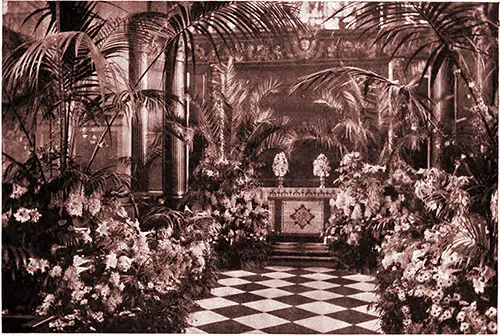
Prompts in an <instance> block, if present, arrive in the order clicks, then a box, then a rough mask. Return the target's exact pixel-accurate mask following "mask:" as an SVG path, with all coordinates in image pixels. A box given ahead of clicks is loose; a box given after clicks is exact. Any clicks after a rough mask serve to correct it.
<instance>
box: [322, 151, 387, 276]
mask: <svg viewBox="0 0 500 336" xmlns="http://www.w3.org/2000/svg"><path fill="white" fill-rule="evenodd" d="M337 172H338V173H339V177H338V178H337V180H335V181H334V187H335V189H336V190H335V193H336V197H335V198H332V199H330V210H331V215H330V217H329V219H328V224H327V229H326V230H325V232H324V234H323V235H324V241H325V243H329V244H330V248H331V249H332V251H333V252H334V253H340V254H341V255H342V258H341V261H342V262H343V263H344V264H345V265H346V266H347V267H351V268H357V269H362V268H364V267H367V266H370V267H372V268H373V267H375V266H376V256H377V250H376V249H377V246H378V245H379V242H378V240H377V239H376V237H375V236H374V234H373V231H372V230H371V226H372V224H373V222H374V221H376V220H379V219H380V218H381V212H382V210H386V209H387V208H389V209H390V208H391V207H394V206H395V204H394V203H393V202H392V201H391V200H390V197H387V198H386V200H384V195H383V193H384V188H383V183H382V181H383V179H382V177H383V173H384V172H385V167H382V166H372V165H369V164H365V163H363V162H362V161H361V155H360V154H359V153H358V152H353V153H349V154H347V155H345V156H344V158H343V159H342V161H341V163H340V167H339V168H338V169H337Z"/></svg>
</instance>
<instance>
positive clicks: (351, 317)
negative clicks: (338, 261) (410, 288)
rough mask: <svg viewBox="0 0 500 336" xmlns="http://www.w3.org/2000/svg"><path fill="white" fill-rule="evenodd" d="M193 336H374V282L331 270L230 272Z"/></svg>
mask: <svg viewBox="0 0 500 336" xmlns="http://www.w3.org/2000/svg"><path fill="white" fill-rule="evenodd" d="M218 282H219V287H216V288H214V289H212V291H211V295H210V297H208V298H205V299H202V300H199V301H197V302H198V304H199V305H200V307H199V308H198V310H197V311H195V312H193V314H192V316H191V326H192V327H190V328H188V330H187V333H193V334H198V333H210V334H223V333H225V334H227V333H231V334H239V333H259V334H262V333H269V334H318V333H328V334H374V333H378V330H379V321H378V318H377V314H376V313H375V312H374V310H373V309H370V308H369V307H368V304H370V303H372V302H373V301H374V300H375V293H374V292H373V291H374V290H375V287H376V284H375V281H374V278H373V277H371V276H367V275H362V274H353V273H347V272H344V271H336V270H334V269H331V268H325V267H307V268H293V267H287V266H269V267H265V268H263V269H260V270H253V271H227V272H222V273H221V274H220V276H219V281H218Z"/></svg>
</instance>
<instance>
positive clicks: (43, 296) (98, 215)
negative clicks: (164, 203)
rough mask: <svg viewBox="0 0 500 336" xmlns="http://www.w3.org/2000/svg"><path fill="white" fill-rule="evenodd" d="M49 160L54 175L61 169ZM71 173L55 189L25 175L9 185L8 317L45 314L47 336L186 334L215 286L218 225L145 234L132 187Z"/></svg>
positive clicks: (201, 223)
mask: <svg viewBox="0 0 500 336" xmlns="http://www.w3.org/2000/svg"><path fill="white" fill-rule="evenodd" d="M40 153H41V155H40V158H41V159H42V161H41V163H42V164H43V165H42V168H44V170H45V169H47V168H45V167H50V166H51V162H52V161H51V160H57V156H52V157H50V156H44V155H45V154H44V152H40ZM37 159H39V158H37ZM45 159H46V160H47V161H43V160H45ZM34 161H35V158H31V159H30V160H28V161H27V162H26V163H25V165H26V166H28V167H29V166H30V165H32V164H34V163H35V162H34ZM69 164H70V167H71V170H70V171H68V172H67V173H66V174H65V175H64V176H63V175H61V174H57V173H56V172H54V173H53V177H52V178H51V179H50V180H46V177H45V178H44V176H43V175H42V174H32V173H30V172H29V170H23V169H19V170H16V169H11V170H10V171H8V174H6V175H5V176H4V177H5V179H4V183H3V186H2V188H3V191H4V194H3V198H2V203H3V207H2V211H3V213H2V233H3V234H2V253H3V263H2V271H3V272H2V278H3V279H2V280H3V284H4V285H5V286H8V288H9V292H8V293H6V294H5V295H4V296H3V303H2V308H3V309H4V312H9V313H18V314H19V313H24V314H26V313H30V314H33V313H36V315H38V316H40V318H42V319H44V320H46V321H47V322H46V323H44V324H42V325H41V326H40V327H39V328H41V329H39V331H64V332H68V331H71V332H107V331H113V332H119V331H121V332H181V331H182V330H183V329H184V328H185V327H187V318H188V314H189V307H190V306H191V305H192V304H193V300H194V299H195V298H197V297H198V296H199V295H200V294H202V293H203V292H206V291H207V290H208V288H209V286H210V285H211V283H212V282H211V281H210V279H211V277H213V274H212V273H213V270H212V263H213V261H212V260H213V252H212V251H213V241H214V240H215V238H216V237H215V236H216V234H217V230H216V227H217V223H216V222H215V221H214V220H213V218H211V217H210V216H208V215H206V214H198V215H196V216H185V215H183V214H174V213H172V216H173V217H175V218H177V219H178V221H181V222H182V223H181V224H178V225H175V226H174V225H163V226H160V227H156V228H154V229H151V230H149V231H144V230H143V229H142V228H141V225H140V223H139V221H138V220H137V219H134V220H132V219H131V218H130V217H129V214H128V213H127V211H126V210H125V208H124V207H123V206H122V205H121V200H120V197H119V195H120V188H126V186H127V182H126V180H123V181H122V180H120V179H119V178H118V176H117V175H116V174H115V173H109V174H108V173H106V172H105V171H100V172H99V173H98V174H95V175H94V174H92V173H89V172H82V171H80V170H78V165H77V164H76V163H75V162H73V161H69ZM38 171H40V170H38ZM47 176H48V174H47ZM111 180H112V181H116V182H121V183H119V188H118V189H117V188H115V187H113V184H111V183H110V181H111ZM110 185H111V187H110ZM170 222H172V221H170ZM172 223H173V222H172ZM159 302H161V304H160V305H159V304H158V303H159Z"/></svg>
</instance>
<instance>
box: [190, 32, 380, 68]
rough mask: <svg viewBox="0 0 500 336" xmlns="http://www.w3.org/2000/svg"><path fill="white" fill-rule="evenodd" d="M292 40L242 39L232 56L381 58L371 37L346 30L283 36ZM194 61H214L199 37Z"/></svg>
mask: <svg viewBox="0 0 500 336" xmlns="http://www.w3.org/2000/svg"><path fill="white" fill-rule="evenodd" d="M285 40H286V41H291V43H286V44H283V43H282V41H280V40H277V39H266V40H263V41H262V42H260V43H256V41H243V42H241V43H240V44H239V45H238V46H237V49H238V50H237V52H236V53H235V54H234V55H233V56H234V58H235V61H236V62H277V61H278V62H279V61H287V60H290V61H292V60H293V61H308V60H328V59H356V58H374V57H384V56H386V55H383V54H382V53H381V52H380V50H379V48H378V47H377V45H375V44H374V41H373V40H371V39H365V38H363V39H361V38H358V37H357V36H354V35H352V34H349V32H347V31H342V32H335V33H334V32H328V33H326V32H325V31H323V32H322V33H321V32H320V33H317V34H315V35H307V36H299V37H298V39H297V38H290V39H285ZM217 50H218V52H219V55H220V56H221V58H222V60H223V61H226V60H227V59H228V58H229V56H230V52H229V49H228V48H226V47H223V45H222V43H220V44H219V46H218V49H217ZM195 55H196V60H197V62H199V63H213V62H217V57H216V53H215V51H214V50H213V49H212V48H211V46H210V45H209V44H208V42H206V41H203V40H200V41H198V43H196V44H195Z"/></svg>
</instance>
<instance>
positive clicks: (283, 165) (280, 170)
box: [273, 152, 288, 188]
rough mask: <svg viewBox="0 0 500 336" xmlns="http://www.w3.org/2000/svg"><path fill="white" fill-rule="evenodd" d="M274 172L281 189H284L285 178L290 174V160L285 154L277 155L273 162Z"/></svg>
mask: <svg viewBox="0 0 500 336" xmlns="http://www.w3.org/2000/svg"><path fill="white" fill-rule="evenodd" d="M273 172H274V176H276V177H277V178H278V180H279V187H280V188H283V177H284V176H285V175H286V173H287V172H288V160H287V158H286V155H285V153H283V152H281V153H278V154H276V156H275V157H274V160H273Z"/></svg>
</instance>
